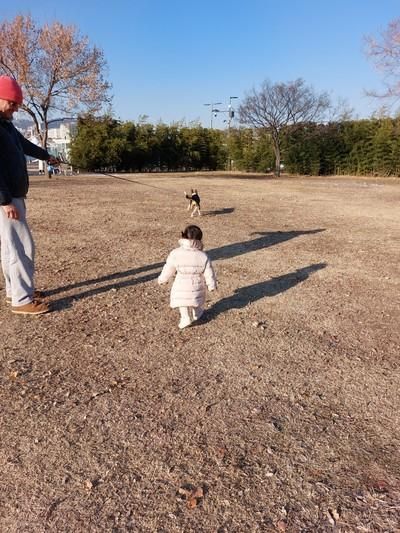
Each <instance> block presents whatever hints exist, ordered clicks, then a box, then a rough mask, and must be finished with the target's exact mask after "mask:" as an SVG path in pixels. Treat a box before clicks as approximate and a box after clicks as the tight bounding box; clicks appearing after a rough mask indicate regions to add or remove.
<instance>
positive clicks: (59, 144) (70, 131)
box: [15, 118, 77, 174]
mask: <svg viewBox="0 0 400 533" xmlns="http://www.w3.org/2000/svg"><path fill="white" fill-rule="evenodd" d="M15 125H16V127H17V128H18V129H19V130H20V131H21V133H22V134H23V135H24V136H25V137H26V138H27V139H29V140H30V141H31V142H33V143H34V144H37V145H40V140H39V138H38V137H37V135H36V134H35V132H34V128H33V126H32V125H30V126H28V127H26V125H25V124H24V126H25V127H18V121H16V123H15ZM76 128H77V121H76V120H75V119H69V118H68V119H56V120H52V121H51V122H50V124H49V130H48V137H47V150H48V152H49V153H50V154H52V155H54V156H56V157H59V158H60V159H61V160H63V161H69V153H70V145H71V140H72V137H73V136H74V134H75V132H76ZM29 166H30V167H31V170H33V171H34V170H35V169H36V170H38V171H39V174H42V173H44V170H45V163H44V162H43V161H37V160H35V161H32V162H31V165H29Z"/></svg>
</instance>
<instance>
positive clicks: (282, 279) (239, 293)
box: [198, 263, 327, 324]
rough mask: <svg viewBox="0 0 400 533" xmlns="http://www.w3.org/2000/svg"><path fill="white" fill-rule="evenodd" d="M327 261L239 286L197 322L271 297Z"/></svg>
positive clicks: (305, 277) (318, 268) (285, 289)
mask: <svg viewBox="0 0 400 533" xmlns="http://www.w3.org/2000/svg"><path fill="white" fill-rule="evenodd" d="M326 266H327V263H316V264H313V265H310V266H307V267H303V268H299V269H297V270H295V271H294V272H289V273H288V274H284V275H283V276H278V277H276V278H271V279H269V280H267V281H261V282H260V283H254V284H253V285H248V286H247V287H240V288H239V289H236V290H235V292H234V294H232V295H231V296H227V297H226V298H222V300H219V301H218V302H216V303H215V304H214V305H213V306H212V307H211V308H210V309H208V310H207V311H206V312H205V314H204V315H203V317H202V318H201V319H200V320H199V322H198V323H199V324H204V323H206V322H209V321H210V320H213V319H214V318H216V317H217V316H218V315H220V314H221V313H225V312H226V311H228V310H229V309H243V308H244V307H246V306H247V305H249V304H251V303H253V302H256V301H257V300H261V299H262V298H265V297H267V296H269V297H272V296H276V295H277V294H280V293H282V292H285V291H287V290H289V289H292V288H293V287H295V286H296V285H298V284H299V283H302V282H303V281H305V280H306V279H307V278H308V277H309V276H310V275H311V274H313V273H314V272H318V270H321V269H322V268H325V267H326Z"/></svg>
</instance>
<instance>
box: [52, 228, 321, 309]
mask: <svg viewBox="0 0 400 533" xmlns="http://www.w3.org/2000/svg"><path fill="white" fill-rule="evenodd" d="M321 231H325V230H324V229H314V230H304V231H277V232H257V233H252V234H251V235H260V237H258V238H256V239H252V240H250V241H242V242H237V243H232V244H227V245H225V246H220V247H219V248H213V249H211V250H208V251H207V253H208V255H209V257H210V259H211V260H212V261H217V260H223V259H230V258H232V257H236V256H239V255H243V254H246V253H249V252H254V251H257V250H261V249H263V248H268V247H269V246H273V245H275V244H279V243H281V242H285V241H287V240H290V239H294V238H295V237H299V236H301V235H311V234H314V233H320V232H321ZM163 265H164V262H160V263H153V264H151V265H144V266H141V267H138V268H132V269H129V270H126V271H123V272H114V273H112V274H107V275H105V276H99V277H97V278H92V279H87V280H83V281H78V282H76V283H70V284H68V285H63V286H61V287H57V288H55V289H51V290H48V291H46V295H47V296H53V295H56V294H59V293H61V292H66V291H70V290H74V289H81V288H83V287H91V286H93V287H92V288H88V289H87V290H84V291H82V292H80V293H78V294H74V295H71V296H66V297H64V298H60V299H58V300H54V301H53V305H52V306H53V308H54V309H55V310H57V309H58V310H59V309H62V308H65V307H70V305H71V302H72V301H76V300H81V299H83V298H88V297H91V296H95V295H97V294H101V293H104V292H107V291H110V290H112V289H122V288H125V287H132V286H134V285H137V284H139V283H146V282H148V281H152V280H154V279H156V278H157V277H158V275H159V271H160V269H161V268H162V267H163ZM153 270H156V272H150V271H153ZM146 272H149V273H148V274H145V275H143V276H140V277H135V276H137V275H138V274H143V273H146ZM109 282H112V283H109ZM103 283H106V285H102V286H100V287H98V285H99V284H103Z"/></svg>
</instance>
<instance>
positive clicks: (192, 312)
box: [179, 307, 204, 322]
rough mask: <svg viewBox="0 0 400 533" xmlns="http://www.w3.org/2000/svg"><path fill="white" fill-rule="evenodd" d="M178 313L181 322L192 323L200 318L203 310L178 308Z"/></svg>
mask: <svg viewBox="0 0 400 533" xmlns="http://www.w3.org/2000/svg"><path fill="white" fill-rule="evenodd" d="M179 312H180V314H181V321H182V322H193V321H194V320H198V319H199V318H200V317H201V315H202V314H203V312H204V309H203V307H180V308H179Z"/></svg>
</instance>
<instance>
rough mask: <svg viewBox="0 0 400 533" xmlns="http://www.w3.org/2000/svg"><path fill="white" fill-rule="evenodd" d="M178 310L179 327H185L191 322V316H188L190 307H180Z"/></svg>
mask: <svg viewBox="0 0 400 533" xmlns="http://www.w3.org/2000/svg"><path fill="white" fill-rule="evenodd" d="M179 312H180V314H181V320H180V322H179V329H183V328H186V327H187V326H190V324H191V323H192V318H191V316H190V307H180V308H179Z"/></svg>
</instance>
